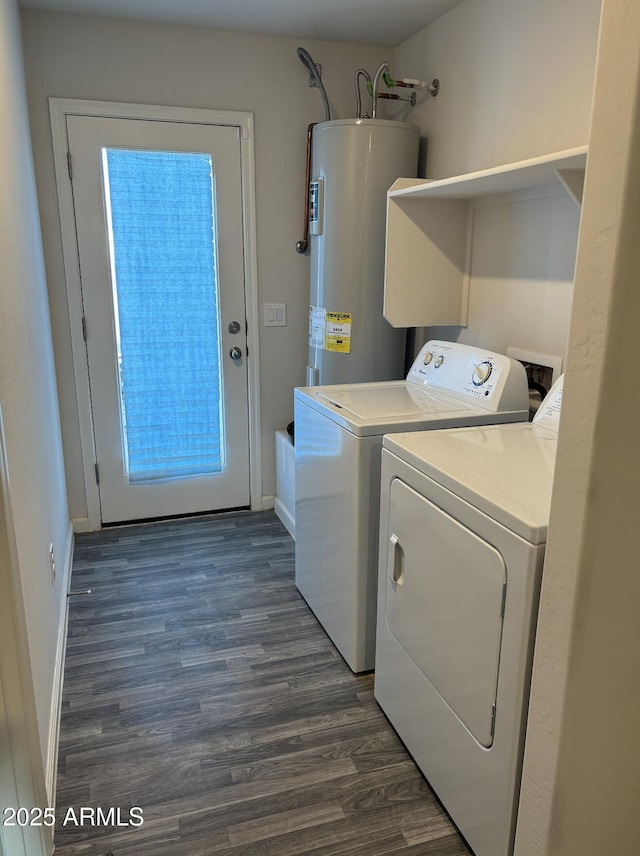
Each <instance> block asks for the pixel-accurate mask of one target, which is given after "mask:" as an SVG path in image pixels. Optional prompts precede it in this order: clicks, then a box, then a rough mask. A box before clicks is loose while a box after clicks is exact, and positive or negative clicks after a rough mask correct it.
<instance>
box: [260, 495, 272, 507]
mask: <svg viewBox="0 0 640 856" xmlns="http://www.w3.org/2000/svg"><path fill="white" fill-rule="evenodd" d="M274 500H275V496H273V494H271V496H263V497H262V506H261V508H260V511H270V510H271V509H272V508H273V503H274Z"/></svg>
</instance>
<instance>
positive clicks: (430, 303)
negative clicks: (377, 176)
mask: <svg viewBox="0 0 640 856" xmlns="http://www.w3.org/2000/svg"><path fill="white" fill-rule="evenodd" d="M586 159H587V147H586V146H581V147H579V148H575V149H568V150H566V151H562V152H556V153H555V154H550V155H544V156H542V157H538V158H532V159H531V160H526V161H519V162H518V163H512V164H508V165H506V166H500V167H495V168H493V169H486V170H481V171H479V172H472V173H469V174H467V175H459V176H454V177H452V178H444V179H438V180H427V179H424V180H416V179H407V178H400V179H398V180H397V181H396V182H395V183H394V184H393V185H392V187H391V189H390V190H389V192H388V193H387V236H386V256H385V295H384V316H385V318H386V319H387V321H388V322H389V323H390V324H391V325H392V326H393V327H428V326H443V325H445V326H449V325H451V326H458V325H461V326H465V325H466V323H467V305H468V290H469V259H470V254H471V246H472V237H473V212H474V208H475V207H477V205H478V204H479V200H481V199H482V198H485V199H491V198H492V197H497V196H505V195H506V197H507V198H509V194H516V195H520V194H522V192H523V191H531V190H534V189H535V188H541V187H547V186H554V185H555V186H556V187H558V188H563V189H564V190H565V191H566V192H567V194H568V195H569V197H570V198H571V199H572V200H573V201H574V202H575V203H576V205H578V206H580V204H581V200H582V187H583V184H584V170H585V165H586Z"/></svg>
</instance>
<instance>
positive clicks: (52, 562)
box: [49, 544, 56, 584]
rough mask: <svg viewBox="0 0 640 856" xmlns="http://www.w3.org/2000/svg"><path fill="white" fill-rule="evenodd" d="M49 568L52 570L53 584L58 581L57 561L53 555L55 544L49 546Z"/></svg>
mask: <svg viewBox="0 0 640 856" xmlns="http://www.w3.org/2000/svg"><path fill="white" fill-rule="evenodd" d="M49 567H50V568H51V583H52V584H53V583H55V581H56V560H55V556H54V554H53V544H49Z"/></svg>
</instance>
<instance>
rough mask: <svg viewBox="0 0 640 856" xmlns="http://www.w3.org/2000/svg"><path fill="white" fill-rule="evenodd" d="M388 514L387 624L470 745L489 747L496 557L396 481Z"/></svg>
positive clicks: (502, 589)
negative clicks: (459, 723)
mask: <svg viewBox="0 0 640 856" xmlns="http://www.w3.org/2000/svg"><path fill="white" fill-rule="evenodd" d="M389 514H390V519H389V533H390V536H391V537H390V540H389V546H388V555H387V582H386V586H387V590H386V598H385V601H386V604H385V610H386V623H387V626H388V627H389V630H390V631H391V633H392V634H393V635H394V636H395V638H396V639H397V640H398V642H399V643H400V645H402V647H403V648H404V649H405V650H406V652H407V654H408V655H409V656H410V657H411V658H412V660H413V661H414V662H415V663H416V665H417V666H418V668H419V669H420V670H421V671H422V673H423V674H424V675H425V676H426V678H427V679H428V680H429V681H430V682H431V684H432V685H433V686H434V687H435V689H436V690H437V692H438V693H439V694H440V695H441V696H442V698H443V699H444V700H445V702H446V703H447V705H448V706H449V707H450V708H451V710H452V711H453V712H454V713H455V715H456V716H457V717H458V718H459V719H460V720H461V721H462V722H463V723H464V725H465V726H466V727H467V728H468V729H469V731H470V732H471V734H473V736H474V737H475V739H476V740H477V741H478V742H479V743H480V744H481V745H483V746H487V747H488V746H491V744H492V742H493V730H494V719H495V703H496V693H497V682H498V664H499V658H500V643H501V639H502V624H503V613H504V607H503V604H504V596H505V593H506V583H507V576H506V568H505V564H504V561H503V558H502V556H501V555H500V553H499V552H498V551H497V550H496V549H495V548H494V547H493V546H491V545H490V544H488V543H487V542H486V541H483V540H482V539H481V538H479V537H478V536H477V535H475V534H474V533H473V532H472V531H471V530H470V529H467V528H466V527H465V526H464V525H462V524H461V523H460V522H458V521H457V520H455V519H453V518H452V517H450V516H449V515H447V514H445V512H443V511H442V510H441V509H440V508H438V507H437V506H436V505H434V504H433V503H432V502H430V501H429V500H428V499H427V498H426V497H424V496H421V495H420V494H419V493H417V492H416V491H415V490H413V488H411V487H409V486H408V485H407V484H405V483H404V482H403V481H402V480H401V479H398V478H396V479H394V480H393V482H392V484H391V493H390V510H389Z"/></svg>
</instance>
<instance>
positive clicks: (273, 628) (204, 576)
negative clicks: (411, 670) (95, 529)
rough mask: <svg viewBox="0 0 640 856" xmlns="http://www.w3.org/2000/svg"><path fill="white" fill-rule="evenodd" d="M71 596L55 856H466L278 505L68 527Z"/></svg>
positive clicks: (463, 847) (458, 838)
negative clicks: (309, 597) (341, 639)
mask: <svg viewBox="0 0 640 856" xmlns="http://www.w3.org/2000/svg"><path fill="white" fill-rule="evenodd" d="M85 588H91V590H92V592H91V595H89V596H86V597H74V598H72V599H71V602H70V614H69V633H68V641H67V649H66V665H65V678H64V693H63V713H62V723H61V733H60V754H59V768H58V785H57V823H56V856H80V854H83V856H86V854H88V855H89V856H107V855H108V854H111V855H112V856H134V854H135V856H209V854H220V856H240V854H244V856H343V854H344V856H383V854H403V856H427V854H437V856H463V854H468V853H469V851H468V850H467V848H466V847H465V844H464V842H463V841H462V839H461V838H460V837H459V836H458V834H457V833H456V831H455V829H454V827H453V826H452V825H451V823H450V821H449V819H448V818H447V816H446V815H445V813H444V812H443V811H442V809H441V807H440V806H439V804H438V802H437V801H436V800H435V798H434V797H433V795H432V793H431V791H430V790H429V788H428V786H427V785H426V783H425V781H424V779H423V778H422V776H421V774H420V773H419V771H418V770H417V768H416V767H415V765H414V763H413V761H412V760H411V758H410V757H409V755H408V754H407V752H406V750H405V749H404V747H403V746H402V744H401V742H400V741H399V739H398V737H397V736H396V734H395V732H394V731H393V729H392V728H391V726H390V725H389V723H388V722H387V720H386V718H385V717H384V715H383V714H382V712H381V710H380V708H379V707H378V705H377V703H376V702H375V699H374V697H373V676H372V675H364V676H356V675H354V674H353V673H352V672H351V671H350V669H349V668H348V666H347V665H346V664H345V663H344V661H343V660H342V658H341V657H340V655H339V654H338V653H337V652H336V650H335V648H334V647H333V645H332V643H331V641H330V640H329V638H328V637H327V636H326V634H325V632H324V631H323V629H322V628H321V626H320V625H319V624H318V622H317V621H316V618H315V616H314V615H313V613H312V612H311V610H310V609H309V608H308V607H307V605H306V603H305V602H304V600H303V599H302V597H301V596H300V595H299V593H298V591H297V589H296V588H295V584H294V544H293V541H292V539H291V537H290V536H289V534H288V532H287V531H286V529H285V528H284V527H283V526H282V524H281V523H280V521H279V520H278V519H277V517H276V516H275V515H274V514H273V512H264V513H251V512H243V513H234V514H222V515H211V516H206V517H196V518H191V519H188V520H180V521H168V522H163V523H155V524H143V525H135V526H127V527H118V528H115V529H108V530H105V531H102V532H100V533H93V534H88V535H79V536H78V537H77V539H76V548H75V555H74V566H73V577H72V589H74V590H77V589H85ZM83 807H84V809H85V814H84V817H83V822H82V824H81V823H80V821H81V817H82V816H81V813H80V812H81V809H82V808H83ZM98 807H100V808H101V809H102V812H103V815H107V818H106V820H107V823H106V824H105V823H104V820H105V818H104V817H102V818H101V817H99V816H98V817H96V815H95V814H94V815H93V816H92V815H91V813H90V812H89V811H87V809H93V810H94V811H96V810H97V808H98ZM132 807H140V808H141V809H142V812H143V817H144V822H143V824H142V825H139V826H133V825H129V822H130V820H134V821H135V820H136V817H135V813H134V812H130V809H131V808H132ZM70 808H71V809H73V813H70V811H69V809H70ZM111 808H113V809H114V810H115V809H119V810H120V812H119V815H118V814H116V813H115V812H114V813H112V815H111V817H109V816H108V812H109V809H111ZM65 820H66V821H67V822H66V824H65V823H64V821H65ZM92 822H93V823H96V822H97V825H92ZM118 823H120V825H117V824H118Z"/></svg>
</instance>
